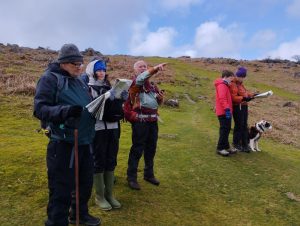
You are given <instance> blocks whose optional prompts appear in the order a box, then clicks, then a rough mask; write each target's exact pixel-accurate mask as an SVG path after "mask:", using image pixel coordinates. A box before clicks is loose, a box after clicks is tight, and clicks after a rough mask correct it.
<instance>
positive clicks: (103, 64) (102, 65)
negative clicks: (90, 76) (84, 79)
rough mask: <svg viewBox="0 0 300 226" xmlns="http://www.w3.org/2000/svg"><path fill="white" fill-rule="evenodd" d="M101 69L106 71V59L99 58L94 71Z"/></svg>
mask: <svg viewBox="0 0 300 226" xmlns="http://www.w3.org/2000/svg"><path fill="white" fill-rule="evenodd" d="M101 70H102V71H106V65H105V62H104V61H101V60H99V61H97V62H96V63H95V64H94V73H95V72H96V71H101Z"/></svg>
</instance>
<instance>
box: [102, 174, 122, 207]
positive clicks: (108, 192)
mask: <svg viewBox="0 0 300 226" xmlns="http://www.w3.org/2000/svg"><path fill="white" fill-rule="evenodd" d="M114 180H115V177H114V171H106V172H104V183H105V198H106V200H107V201H108V202H109V203H110V205H111V206H112V208H114V209H118V208H121V203H119V201H118V200H116V199H115V198H114V197H113V187H114Z"/></svg>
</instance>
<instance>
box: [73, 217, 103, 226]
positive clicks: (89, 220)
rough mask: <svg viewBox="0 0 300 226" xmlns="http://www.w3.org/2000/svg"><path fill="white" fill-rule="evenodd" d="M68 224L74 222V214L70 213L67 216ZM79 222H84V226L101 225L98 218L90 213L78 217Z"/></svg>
mask: <svg viewBox="0 0 300 226" xmlns="http://www.w3.org/2000/svg"><path fill="white" fill-rule="evenodd" d="M69 223H70V224H76V215H74V214H72V215H71V216H70V217H69ZM79 224H84V225H85V226H99V225H101V220H100V218H97V217H93V216H92V215H90V214H87V215H84V216H81V217H79Z"/></svg>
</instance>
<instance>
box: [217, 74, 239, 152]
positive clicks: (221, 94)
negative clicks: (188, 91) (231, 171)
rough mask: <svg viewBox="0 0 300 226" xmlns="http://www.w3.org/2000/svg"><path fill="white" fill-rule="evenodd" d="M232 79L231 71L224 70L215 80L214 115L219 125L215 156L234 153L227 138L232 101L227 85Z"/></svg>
mask: <svg viewBox="0 0 300 226" xmlns="http://www.w3.org/2000/svg"><path fill="white" fill-rule="evenodd" d="M233 78H234V74H233V72H231V71H228V70H224V71H223V72H222V78H219V79H217V80H215V82H214V84H215V88H216V115H217V116H218V119H219V123H220V130H219V141H218V145H217V154H219V155H222V156H228V155H229V154H233V153H235V151H234V150H231V149H230V145H229V141H228V137H229V133H230V129H231V116H232V100H231V94H230V90H229V84H230V83H231V81H232V80H233Z"/></svg>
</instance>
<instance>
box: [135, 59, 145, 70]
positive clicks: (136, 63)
mask: <svg viewBox="0 0 300 226" xmlns="http://www.w3.org/2000/svg"><path fill="white" fill-rule="evenodd" d="M140 63H144V64H146V62H145V61H143V60H138V61H137V62H135V63H134V65H133V69H134V70H136V68H137V67H138V65H139V64H140ZM146 65H147V64H146Z"/></svg>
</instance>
